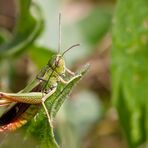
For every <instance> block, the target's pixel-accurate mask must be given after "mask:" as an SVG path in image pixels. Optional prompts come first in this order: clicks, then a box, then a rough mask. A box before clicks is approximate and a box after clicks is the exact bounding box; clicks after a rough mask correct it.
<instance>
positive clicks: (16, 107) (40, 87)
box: [0, 15, 79, 132]
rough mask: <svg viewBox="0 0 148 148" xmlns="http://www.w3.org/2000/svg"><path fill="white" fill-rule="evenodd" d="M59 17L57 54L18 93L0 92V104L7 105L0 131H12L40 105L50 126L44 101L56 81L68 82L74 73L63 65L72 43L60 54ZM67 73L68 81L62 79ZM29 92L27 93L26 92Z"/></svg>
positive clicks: (0, 123)
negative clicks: (69, 76)
mask: <svg viewBox="0 0 148 148" xmlns="http://www.w3.org/2000/svg"><path fill="white" fill-rule="evenodd" d="M60 17H61V15H59V47H58V54H57V55H55V56H53V57H52V58H51V60H49V62H48V64H47V65H46V66H45V67H43V68H42V69H41V71H40V72H39V73H38V74H37V76H36V78H35V79H34V80H33V81H32V82H31V84H30V85H28V86H29V87H28V86H27V87H26V88H24V89H23V90H22V91H20V92H19V93H17V94H15V93H3V92H0V106H7V105H9V107H8V109H7V111H6V112H5V113H4V114H3V115H2V116H1V117H0V132H3V131H13V130H15V129H17V128H19V127H21V126H22V125H24V124H25V123H27V122H28V120H30V119H31V118H33V117H34V116H35V115H36V114H37V112H38V110H39V109H40V107H41V105H42V106H43V107H44V110H45V112H46V115H47V117H48V121H49V124H50V126H52V123H51V119H50V116H49V113H48V110H47V108H46V106H45V103H44V102H45V101H46V99H47V98H49V97H50V96H51V95H52V94H53V93H55V92H56V89H57V86H58V83H63V84H68V83H69V82H70V81H71V80H72V79H73V78H75V77H76V76H75V73H73V72H72V71H71V70H69V69H68V68H67V67H66V66H65V61H64V57H63V56H64V54H65V53H66V52H67V51H69V50H70V49H72V48H73V47H76V46H79V44H76V45H73V46H71V47H70V48H68V49H67V50H65V51H64V52H63V53H62V54H60V40H61V39H60V38H61V35H60V34H61V33H60V30H61V29H60V26H61V25H60V20H61V19H60ZM66 73H67V74H69V75H72V76H73V77H72V79H70V80H69V81H66V80H64V76H65V75H66ZM28 92H29V93H28Z"/></svg>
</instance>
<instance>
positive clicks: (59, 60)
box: [48, 54, 65, 75]
mask: <svg viewBox="0 0 148 148" xmlns="http://www.w3.org/2000/svg"><path fill="white" fill-rule="evenodd" d="M48 65H49V66H51V67H52V69H54V70H55V71H56V72H57V73H58V74H59V75H63V74H65V61H64V58H63V56H62V55H60V54H57V55H56V56H53V58H52V59H51V60H50V61H49V62H48Z"/></svg>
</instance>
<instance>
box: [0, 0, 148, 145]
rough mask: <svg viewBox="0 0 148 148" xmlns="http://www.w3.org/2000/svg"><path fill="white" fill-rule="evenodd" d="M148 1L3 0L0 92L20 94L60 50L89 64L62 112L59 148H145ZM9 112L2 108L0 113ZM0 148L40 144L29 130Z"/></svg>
mask: <svg viewBox="0 0 148 148" xmlns="http://www.w3.org/2000/svg"><path fill="white" fill-rule="evenodd" d="M147 8H148V2H147V0H138V1H134V0H124V1H123V0H118V1H115V0H61V1H58V0H44V1H42V0H35V1H33V0H32V1H31V0H0V91H3V92H18V91H19V90H21V89H23V88H24V87H25V86H26V85H27V84H28V82H29V81H30V80H31V79H32V78H33V77H34V76H36V74H37V73H38V71H39V69H41V68H42V67H43V66H44V65H46V64H47V62H48V59H50V58H51V55H53V53H56V52H57V48H58V27H59V26H58V15H59V12H61V13H62V29H61V31H62V40H61V41H62V51H64V50H65V49H66V48H68V47H69V46H71V45H73V44H77V43H80V44H81V46H80V47H78V48H74V49H73V50H71V51H69V52H68V53H67V54H66V55H65V60H66V65H67V66H68V67H69V68H70V69H72V70H73V71H76V70H77V69H78V68H79V67H81V66H82V65H84V64H86V63H90V65H91V66H90V69H89V71H88V73H87V74H86V75H85V77H84V78H83V79H82V80H81V81H80V83H79V84H78V85H77V86H76V87H75V89H74V90H73V91H72V93H71V94H70V97H69V99H68V100H66V102H65V103H64V105H63V106H62V108H61V109H60V111H59V112H58V114H57V116H56V119H55V123H54V129H55V135H56V140H57V141H58V143H59V145H60V147H62V148H127V147H130V148H137V147H138V148H139V147H140V148H141V147H142V148H146V147H147V146H146V142H147V141H148V119H147V118H148V114H147V113H148V102H147V100H148V99H147V97H148V92H147V87H148V83H147V82H148V75H147V74H148V68H147V67H146V65H147V62H148V60H147V59H148V52H147V48H148V9H147ZM3 110H5V108H4V107H1V108H0V114H2V113H3ZM0 139H1V140H0V147H2V148H14V147H22V148H23V147H28V148H32V147H39V146H38V144H37V140H36V138H35V137H31V138H29V139H26V138H25V136H24V131H23V130H19V131H16V132H13V133H10V134H7V133H2V134H0Z"/></svg>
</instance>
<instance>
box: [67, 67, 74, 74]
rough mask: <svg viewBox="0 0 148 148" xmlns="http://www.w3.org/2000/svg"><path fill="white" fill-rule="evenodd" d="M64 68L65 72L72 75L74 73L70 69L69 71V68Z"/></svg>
mask: <svg viewBox="0 0 148 148" xmlns="http://www.w3.org/2000/svg"><path fill="white" fill-rule="evenodd" d="M65 70H66V72H67V73H69V74H70V75H72V76H74V75H75V73H74V72H72V71H71V70H70V69H68V68H67V67H65Z"/></svg>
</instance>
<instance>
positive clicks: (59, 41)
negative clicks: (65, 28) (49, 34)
mask: <svg viewBox="0 0 148 148" xmlns="http://www.w3.org/2000/svg"><path fill="white" fill-rule="evenodd" d="M60 51H61V13H59V39H58V54H59V53H60Z"/></svg>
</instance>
